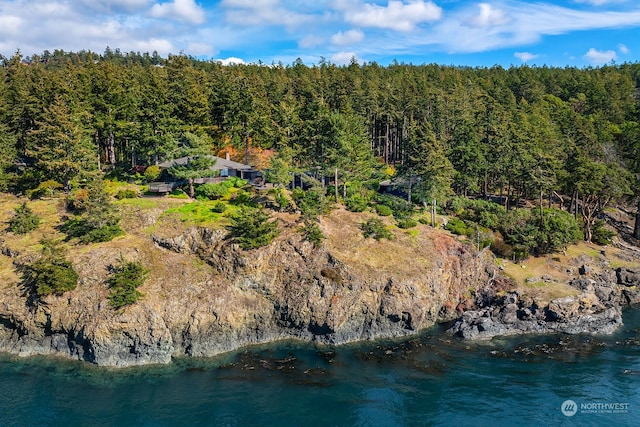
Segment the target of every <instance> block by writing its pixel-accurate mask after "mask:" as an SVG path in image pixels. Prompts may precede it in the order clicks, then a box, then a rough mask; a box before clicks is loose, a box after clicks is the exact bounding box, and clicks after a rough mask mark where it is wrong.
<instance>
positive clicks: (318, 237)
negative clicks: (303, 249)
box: [298, 221, 326, 247]
mask: <svg viewBox="0 0 640 427" xmlns="http://www.w3.org/2000/svg"><path fill="white" fill-rule="evenodd" d="M298 230H299V231H300V233H302V235H303V236H304V238H305V239H307V240H308V241H309V242H311V243H312V244H313V246H315V247H318V246H320V243H322V241H323V240H324V239H325V238H326V237H325V235H324V233H323V232H322V230H320V227H318V224H316V223H315V222H311V221H307V222H305V224H304V226H302V227H300V228H299V229H298Z"/></svg>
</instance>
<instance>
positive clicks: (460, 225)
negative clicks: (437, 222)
mask: <svg viewBox="0 0 640 427" xmlns="http://www.w3.org/2000/svg"><path fill="white" fill-rule="evenodd" d="M445 228H446V229H447V230H449V231H450V232H452V233H453V234H458V235H460V236H466V235H467V234H469V227H467V224H465V222H464V221H462V220H461V219H458V218H451V219H450V220H449V221H448V222H447V225H446V226H445Z"/></svg>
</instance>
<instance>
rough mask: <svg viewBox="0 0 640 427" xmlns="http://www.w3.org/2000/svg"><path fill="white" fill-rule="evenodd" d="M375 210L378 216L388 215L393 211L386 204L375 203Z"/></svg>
mask: <svg viewBox="0 0 640 427" xmlns="http://www.w3.org/2000/svg"><path fill="white" fill-rule="evenodd" d="M375 210H376V212H377V213H378V215H380V216H390V215H391V214H392V213H393V211H392V210H391V208H390V207H389V206H386V205H375Z"/></svg>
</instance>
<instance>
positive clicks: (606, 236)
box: [591, 219, 616, 245]
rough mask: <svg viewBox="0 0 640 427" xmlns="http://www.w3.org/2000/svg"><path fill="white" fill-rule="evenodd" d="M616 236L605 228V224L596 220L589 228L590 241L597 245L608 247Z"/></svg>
mask: <svg viewBox="0 0 640 427" xmlns="http://www.w3.org/2000/svg"><path fill="white" fill-rule="evenodd" d="M615 235H616V233H615V232H614V231H611V230H609V229H607V228H605V222H604V221H602V220H600V219H599V220H597V221H596V222H595V224H593V227H592V228H591V241H592V242H593V243H595V244H597V245H608V244H610V243H611V239H612V238H613V237H614V236H615Z"/></svg>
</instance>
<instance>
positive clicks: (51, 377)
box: [0, 309, 640, 426]
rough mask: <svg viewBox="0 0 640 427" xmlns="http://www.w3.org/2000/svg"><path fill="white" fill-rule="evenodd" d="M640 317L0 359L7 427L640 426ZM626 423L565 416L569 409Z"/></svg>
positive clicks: (0, 408)
mask: <svg viewBox="0 0 640 427" xmlns="http://www.w3.org/2000/svg"><path fill="white" fill-rule="evenodd" d="M639 344H640V310H637V309H636V310H631V311H628V312H627V313H625V327H624V328H623V329H622V330H621V331H619V332H617V333H616V334H615V335H613V336H609V337H591V336H566V335H549V336H536V337H533V336H528V337H511V338H503V339H494V340H492V341H489V342H485V343H467V342H461V341H459V340H457V339H453V338H451V337H448V336H446V335H443V334H442V333H441V331H440V329H438V328H434V329H433V330H430V331H427V333H425V334H424V335H422V336H420V337H415V338H411V339H408V340H404V341H398V340H390V341H378V342H376V343H368V344H359V345H347V346H342V347H339V348H335V349H334V348H328V347H320V348H318V347H313V346H310V345H306V344H302V343H299V342H283V343H277V344H272V345H268V346H261V347H255V348H251V349H248V350H243V351H238V352H236V353H231V354H226V355H224V356H221V357H218V358H211V359H206V360H205V359H200V360H194V359H177V360H175V361H174V363H172V364H171V365H169V366H151V367H143V368H129V369H124V370H113V369H105V368H98V367H94V366H88V365H86V364H83V363H76V362H69V361H63V360H56V359H52V358H30V359H18V358H16V357H12V356H6V355H5V356H0V384H2V385H3V386H4V388H5V392H4V393H0V414H1V415H0V417H1V418H0V425H2V426H5V425H7V426H12V425H43V426H46V425H51V426H54V425H55V426H57V425H96V426H97V425H143V426H174V425H189V426H192V425H225V426H226V425H228V426H236V425H237V426H245V425H278V426H279V425H283V424H285V423H286V424H287V425H323V426H324V425H338V426H342V425H344V426H351V425H358V426H371V425H379V426H404V425H453V424H455V425H487V424H493V425H513V422H514V421H517V422H518V423H519V424H521V425H549V424H558V423H564V424H567V425H573V424H575V425H578V424H579V425H601V424H611V425H640V375H637V374H640V345H639ZM567 399H572V400H574V401H576V402H578V404H580V402H604V403H606V402H621V403H628V404H629V411H628V413H626V414H586V413H578V414H576V415H575V416H574V417H571V418H568V417H565V416H564V415H563V414H562V413H561V411H560V404H561V403H562V402H563V401H565V400H567Z"/></svg>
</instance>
